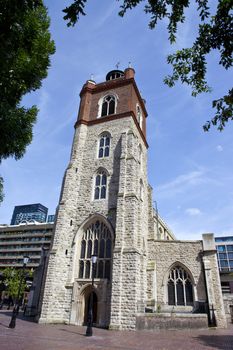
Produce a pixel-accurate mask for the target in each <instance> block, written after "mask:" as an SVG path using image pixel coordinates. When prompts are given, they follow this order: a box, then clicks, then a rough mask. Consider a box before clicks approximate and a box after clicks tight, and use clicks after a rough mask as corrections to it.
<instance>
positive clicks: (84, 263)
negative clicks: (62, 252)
mask: <svg viewBox="0 0 233 350" xmlns="http://www.w3.org/2000/svg"><path fill="white" fill-rule="evenodd" d="M112 250H113V241H112V235H111V232H110V230H109V229H108V227H107V226H106V225H105V224H104V223H103V222H101V221H99V220H96V221H95V222H94V223H92V224H90V225H89V226H88V227H87V229H86V230H85V232H84V233H83V236H82V241H81V249H80V259H79V274H78V276H79V278H80V279H82V278H86V279H90V278H91V255H92V254H95V255H97V256H98V260H97V267H96V277H97V278H107V279H108V280H110V278H111V259H112Z"/></svg>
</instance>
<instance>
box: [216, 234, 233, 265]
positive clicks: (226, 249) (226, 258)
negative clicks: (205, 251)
mask: <svg viewBox="0 0 233 350" xmlns="http://www.w3.org/2000/svg"><path fill="white" fill-rule="evenodd" d="M215 243H216V249H217V256H218V266H219V270H220V272H221V271H222V272H233V236H228V237H216V238H215Z"/></svg>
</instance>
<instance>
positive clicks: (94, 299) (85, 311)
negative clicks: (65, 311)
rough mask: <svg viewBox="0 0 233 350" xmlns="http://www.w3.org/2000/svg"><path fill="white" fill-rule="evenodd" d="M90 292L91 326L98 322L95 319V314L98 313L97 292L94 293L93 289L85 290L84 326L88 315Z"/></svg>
mask: <svg viewBox="0 0 233 350" xmlns="http://www.w3.org/2000/svg"><path fill="white" fill-rule="evenodd" d="M91 293H93V309H92V312H93V326H95V325H97V323H98V319H97V315H98V297H97V294H96V293H95V291H91V292H90V291H88V290H87V291H86V293H85V309H84V321H83V324H84V326H86V325H87V317H88V311H89V307H90V299H91Z"/></svg>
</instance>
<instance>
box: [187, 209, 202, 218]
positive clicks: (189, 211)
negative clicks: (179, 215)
mask: <svg viewBox="0 0 233 350" xmlns="http://www.w3.org/2000/svg"><path fill="white" fill-rule="evenodd" d="M185 213H186V214H188V215H191V216H198V215H200V214H201V211H200V209H198V208H187V209H186V210H185Z"/></svg>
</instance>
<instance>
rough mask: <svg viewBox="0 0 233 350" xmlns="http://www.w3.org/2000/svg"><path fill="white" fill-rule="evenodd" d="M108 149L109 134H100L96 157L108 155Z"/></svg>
mask: <svg viewBox="0 0 233 350" xmlns="http://www.w3.org/2000/svg"><path fill="white" fill-rule="evenodd" d="M109 151H110V136H109V134H102V135H101V136H100V139H99V149H98V157H99V158H104V157H108V156H109Z"/></svg>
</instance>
